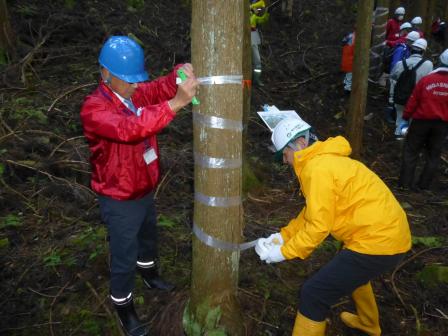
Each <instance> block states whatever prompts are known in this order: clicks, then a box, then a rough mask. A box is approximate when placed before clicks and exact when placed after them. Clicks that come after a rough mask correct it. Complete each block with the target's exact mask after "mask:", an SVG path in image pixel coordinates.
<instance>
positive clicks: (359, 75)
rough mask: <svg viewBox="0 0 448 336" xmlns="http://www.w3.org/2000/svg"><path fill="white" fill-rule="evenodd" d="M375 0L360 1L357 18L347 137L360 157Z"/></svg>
mask: <svg viewBox="0 0 448 336" xmlns="http://www.w3.org/2000/svg"><path fill="white" fill-rule="evenodd" d="M372 13H373V0H359V1H358V16H357V19H356V42H355V58H354V62H353V85H352V93H351V95H350V107H349V111H348V120H347V137H348V140H349V141H350V144H351V146H352V149H353V154H352V156H353V157H354V158H359V157H360V153H361V146H362V135H363V124H364V112H365V108H366V100H367V88H368V80H367V76H368V74H369V62H368V61H367V62H366V60H368V59H369V48H370V37H371V33H372V25H371V24H370V22H372Z"/></svg>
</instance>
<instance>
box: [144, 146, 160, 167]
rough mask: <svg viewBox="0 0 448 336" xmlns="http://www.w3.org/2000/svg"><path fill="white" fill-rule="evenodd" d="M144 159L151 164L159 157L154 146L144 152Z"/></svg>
mask: <svg viewBox="0 0 448 336" xmlns="http://www.w3.org/2000/svg"><path fill="white" fill-rule="evenodd" d="M143 159H144V160H145V162H146V164H147V165H149V164H150V163H151V162H153V161H154V160H156V159H157V154H156V151H155V149H154V148H148V149H147V150H145V152H144V153H143Z"/></svg>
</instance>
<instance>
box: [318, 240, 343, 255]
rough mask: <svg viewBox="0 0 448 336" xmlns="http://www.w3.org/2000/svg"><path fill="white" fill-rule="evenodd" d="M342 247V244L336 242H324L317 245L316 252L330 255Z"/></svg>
mask: <svg viewBox="0 0 448 336" xmlns="http://www.w3.org/2000/svg"><path fill="white" fill-rule="evenodd" d="M341 247H342V243H341V242H340V241H338V240H330V239H329V240H325V241H323V242H322V244H320V245H319V247H318V248H317V251H319V252H321V253H331V254H335V253H336V252H337V251H339V250H340V249H341Z"/></svg>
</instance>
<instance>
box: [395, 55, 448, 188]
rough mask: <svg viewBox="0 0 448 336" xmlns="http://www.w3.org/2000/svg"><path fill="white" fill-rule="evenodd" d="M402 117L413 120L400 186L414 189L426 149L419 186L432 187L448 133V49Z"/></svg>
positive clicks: (417, 89)
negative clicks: (422, 155) (415, 176)
mask: <svg viewBox="0 0 448 336" xmlns="http://www.w3.org/2000/svg"><path fill="white" fill-rule="evenodd" d="M403 119H405V120H411V119H412V122H411V125H410V126H409V131H408V134H407V136H406V140H405V143H404V148H403V158H402V165H401V171H400V180H399V181H400V186H401V187H403V188H414V173H415V167H416V165H417V160H418V157H419V154H420V152H421V151H423V150H424V152H425V154H426V155H425V159H426V162H425V166H424V168H423V171H422V173H421V175H420V178H419V181H418V183H417V188H418V189H429V188H430V186H431V182H432V181H433V179H434V177H435V175H436V172H437V167H438V164H439V161H440V153H441V151H442V148H443V143H444V141H445V139H446V137H447V135H448V49H446V50H445V51H444V52H443V53H442V54H441V55H440V67H438V68H437V69H436V70H434V71H432V72H431V73H430V74H429V75H427V76H425V77H423V78H422V79H421V80H420V82H418V84H417V86H416V87H415V89H414V91H413V92H412V95H411V98H409V101H408V103H407V104H406V108H405V110H404V114H403Z"/></svg>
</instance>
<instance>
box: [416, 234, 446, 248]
mask: <svg viewBox="0 0 448 336" xmlns="http://www.w3.org/2000/svg"><path fill="white" fill-rule="evenodd" d="M444 243H445V239H444V238H442V237H416V236H412V245H422V246H425V247H442V246H443V245H444Z"/></svg>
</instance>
